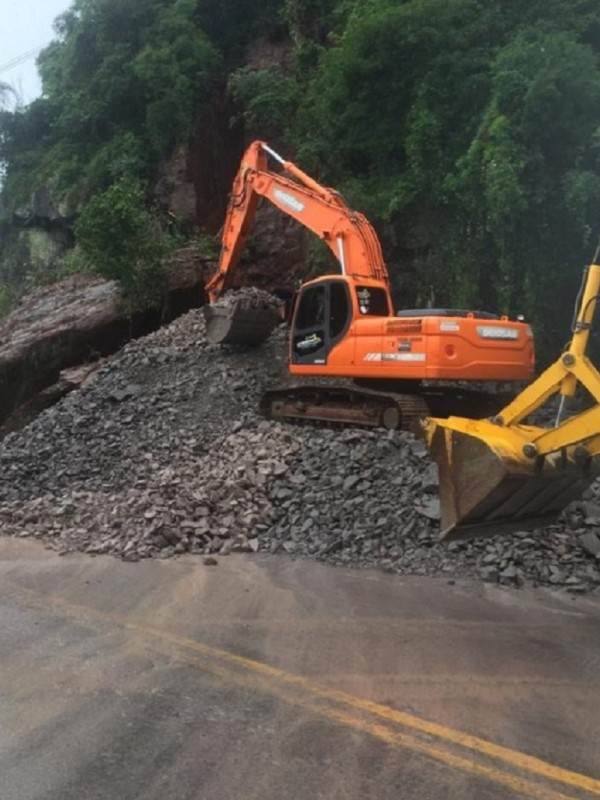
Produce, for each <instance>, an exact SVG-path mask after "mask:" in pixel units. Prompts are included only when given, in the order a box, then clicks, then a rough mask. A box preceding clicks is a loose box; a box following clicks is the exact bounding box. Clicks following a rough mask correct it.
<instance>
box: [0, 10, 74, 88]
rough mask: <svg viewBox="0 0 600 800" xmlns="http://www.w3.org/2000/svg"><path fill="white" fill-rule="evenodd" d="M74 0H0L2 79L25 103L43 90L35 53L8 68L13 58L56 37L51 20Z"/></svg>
mask: <svg viewBox="0 0 600 800" xmlns="http://www.w3.org/2000/svg"><path fill="white" fill-rule="evenodd" d="M70 5H71V0H0V81H2V82H3V83H8V84H10V85H11V86H12V87H13V89H15V90H16V91H17V92H18V94H19V97H20V98H21V100H22V101H23V103H25V104H26V103H30V102H31V101H32V100H35V98H36V97H39V95H40V94H41V91H42V87H41V85H40V79H39V76H38V74H37V69H36V66H35V56H36V55H37V53H35V54H33V55H32V56H31V57H29V58H27V59H26V60H24V61H22V62H21V63H19V64H15V65H14V66H13V67H10V68H8V64H9V63H10V62H11V61H12V60H13V59H18V58H19V57H21V56H26V55H27V54H29V53H30V52H31V51H32V50H38V48H40V49H41V48H43V47H45V46H46V45H47V44H48V43H49V42H50V41H51V40H52V39H53V38H54V33H53V30H52V22H53V20H54V19H55V18H56V17H57V16H58V15H59V14H62V12H63V11H66V10H67V8H69V6H70Z"/></svg>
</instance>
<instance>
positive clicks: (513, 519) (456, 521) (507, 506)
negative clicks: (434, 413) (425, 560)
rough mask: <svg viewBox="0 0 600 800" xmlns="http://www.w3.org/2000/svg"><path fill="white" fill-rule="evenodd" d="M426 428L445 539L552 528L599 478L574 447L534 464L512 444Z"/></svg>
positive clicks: (437, 425)
mask: <svg viewBox="0 0 600 800" xmlns="http://www.w3.org/2000/svg"><path fill="white" fill-rule="evenodd" d="M446 422H447V423H450V424H449V425H448V426H447V425H446V424H445V423H446ZM426 425H427V428H426V434H427V439H428V442H429V449H430V452H431V455H432V457H433V459H434V460H435V461H436V463H437V465H438V469H439V485H440V507H441V508H440V510H441V527H442V531H441V538H442V539H447V540H454V539H471V538H475V537H490V536H496V535H499V534H506V533H512V532H514V531H519V530H521V531H522V530H530V529H532V528H540V527H544V526H546V525H549V524H550V523H552V522H555V521H556V518H557V517H558V515H559V514H560V512H561V511H562V510H563V509H564V508H565V506H566V505H567V504H568V503H570V502H571V501H572V500H577V499H579V498H580V497H581V494H582V492H583V491H584V490H585V489H586V488H587V487H588V486H589V484H590V483H591V482H592V481H593V480H594V479H595V478H596V477H597V475H598V464H597V461H596V459H590V458H581V457H580V456H579V454H578V452H577V450H576V448H574V447H570V448H568V449H565V450H562V451H560V452H558V453H553V454H552V455H550V456H547V457H546V458H541V459H535V458H533V459H531V458H527V457H526V456H524V455H523V454H522V452H519V451H518V450H517V449H516V448H515V449H511V448H510V447H508V446H507V445H506V442H501V443H500V442H498V441H494V440H493V439H490V437H487V436H485V434H480V435H477V434H475V435H471V434H467V433H464V432H463V431H458V430H455V429H453V428H452V427H451V420H448V421H446V420H433V419H430V420H429V421H428V422H427V423H426Z"/></svg>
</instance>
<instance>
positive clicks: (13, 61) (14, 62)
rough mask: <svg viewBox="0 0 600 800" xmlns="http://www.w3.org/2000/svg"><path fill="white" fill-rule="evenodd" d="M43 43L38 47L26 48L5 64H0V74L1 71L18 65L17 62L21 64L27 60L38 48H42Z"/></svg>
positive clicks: (38, 50) (37, 51)
mask: <svg viewBox="0 0 600 800" xmlns="http://www.w3.org/2000/svg"><path fill="white" fill-rule="evenodd" d="M44 47H45V45H41V46H40V47H34V48H33V50H28V51H27V52H26V53H21V55H20V56H15V58H12V59H11V60H10V61H7V62H6V64H1V65H0V75H1V74H2V73H3V72H7V71H8V70H9V69H12V68H13V67H16V66H18V65H19V64H23V63H24V62H25V61H29V59H30V58H33V57H34V56H36V55H37V54H38V53H39V52H40V50H42V49H43V48H44Z"/></svg>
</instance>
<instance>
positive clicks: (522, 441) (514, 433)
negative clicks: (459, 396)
mask: <svg viewBox="0 0 600 800" xmlns="http://www.w3.org/2000/svg"><path fill="white" fill-rule="evenodd" d="M599 261H600V246H599V247H598V249H597V251H596V254H595V256H594V260H593V263H592V264H591V265H590V266H589V267H588V268H587V270H586V273H585V276H584V282H583V286H582V290H581V292H580V300H579V303H578V308H577V312H576V317H575V321H574V324H573V329H572V332H573V337H572V339H571V342H570V344H569V346H568V348H567V349H566V351H565V352H563V354H562V355H561V356H560V358H559V359H558V360H557V361H556V362H555V363H554V364H552V365H551V366H550V367H549V368H548V369H547V370H546V371H545V372H543V373H542V375H540V377H539V378H537V379H536V380H535V381H534V382H533V383H532V384H531V385H530V386H528V387H527V388H526V389H525V390H524V391H522V392H521V393H520V394H519V395H518V396H517V397H516V398H515V399H514V400H513V401H512V402H511V403H510V404H509V405H508V406H506V407H505V408H504V409H503V410H502V411H501V412H500V414H499V415H497V416H496V417H494V418H492V419H485V420H473V419H466V418H462V417H450V418H449V419H445V420H442V419H434V418H429V419H426V420H424V422H423V427H424V432H425V436H426V440H427V443H428V445H429V449H430V451H431V453H432V456H433V458H434V459H435V461H436V462H437V464H438V467H439V473H440V501H441V515H442V536H443V537H447V538H468V537H474V536H490V535H494V534H497V533H508V532H511V531H515V530H527V529H530V528H533V527H540V526H543V525H546V524H549V523H550V522H553V521H554V520H555V519H556V517H557V515H558V514H559V513H560V512H561V511H562V509H563V508H564V507H565V505H567V503H569V502H570V501H571V500H574V499H576V498H577V497H579V496H580V495H581V492H582V491H583V490H584V489H585V488H586V487H587V486H588V485H589V484H590V483H591V481H592V480H593V479H594V478H595V477H596V475H597V474H598V472H599V471H600V460H599V459H598V458H597V456H598V455H599V454H600V373H599V372H598V370H597V369H596V367H595V366H594V365H593V364H592V362H591V361H590V360H589V358H588V357H587V356H586V349H587V344H588V339H589V334H590V328H591V324H592V320H593V317H594V312H595V309H596V303H597V300H598V293H599V291H600V264H599V263H598V262H599ZM578 384H581V385H582V386H584V387H585V388H586V389H587V390H588V392H589V393H590V395H591V397H592V398H593V400H594V403H593V405H592V406H591V407H590V408H589V409H587V410H585V411H582V412H580V413H579V414H576V415H575V416H572V417H570V418H568V419H564V420H562V419H561V417H562V411H563V407H564V401H565V398H567V397H571V396H573V395H574V394H575V391H576V389H577V386H578ZM554 395H558V396H559V397H560V402H559V410H558V413H557V415H556V420H555V424H554V426H553V427H549V428H548V427H541V426H536V425H533V424H526V423H527V420H528V418H529V417H530V416H531V415H533V414H534V412H536V411H538V410H539V409H540V408H541V407H542V406H543V405H544V404H545V403H546V401H547V400H548V399H549V398H551V397H553V396H554Z"/></svg>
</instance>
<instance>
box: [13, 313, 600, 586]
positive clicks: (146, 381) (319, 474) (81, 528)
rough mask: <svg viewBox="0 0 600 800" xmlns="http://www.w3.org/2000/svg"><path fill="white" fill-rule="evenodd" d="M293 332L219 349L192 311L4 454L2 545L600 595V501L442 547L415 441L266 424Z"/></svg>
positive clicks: (428, 470) (595, 494)
mask: <svg viewBox="0 0 600 800" xmlns="http://www.w3.org/2000/svg"><path fill="white" fill-rule="evenodd" d="M285 359H286V356H285V334H284V331H283V330H281V329H280V330H278V331H277V332H276V333H275V334H274V335H273V336H272V337H271V338H270V339H269V341H267V342H266V343H265V344H264V345H263V346H261V347H260V348H257V349H254V350H242V349H234V348H229V349H228V348H221V347H218V346H214V345H210V344H208V342H207V340H206V337H205V327H204V320H203V316H202V314H201V312H200V311H192V312H190V313H188V314H187V315H186V316H184V317H181V318H180V319H178V320H177V321H176V322H174V323H172V324H171V325H170V326H169V327H167V328H163V329H162V330H160V331H157V332H155V333H153V334H151V335H150V336H147V337H145V338H144V339H140V340H137V341H135V342H131V343H130V344H128V345H127V346H126V347H125V348H124V349H123V350H122V351H121V353H120V354H118V355H117V356H115V357H113V358H112V359H111V360H110V361H109V362H108V363H107V364H106V365H105V366H104V367H103V368H102V369H101V370H100V371H99V373H98V377H97V378H96V380H95V381H94V382H93V383H92V384H91V385H89V386H87V387H86V388H83V389H81V390H80V391H77V392H75V393H73V394H70V395H69V396H67V397H66V398H64V399H63V400H62V401H61V402H60V403H59V404H58V405H56V406H55V407H53V408H51V409H48V410H46V411H44V412H43V413H42V414H41V415H40V416H39V417H38V418H37V419H36V420H35V421H34V422H33V423H32V424H30V425H29V426H28V427H27V428H26V429H24V430H22V431H19V432H17V433H12V434H10V435H8V436H7V437H6V438H5V439H4V440H3V441H2V442H1V443H0V476H1V481H0V532H1V533H2V534H4V535H9V536H17V537H31V538H36V539H40V540H42V541H43V542H45V543H47V546H49V547H51V548H53V549H55V550H57V551H58V552H59V553H67V552H70V551H83V552H86V553H90V554H111V555H114V556H118V557H120V558H122V559H124V560H128V561H137V560H139V559H141V558H169V557H171V556H174V555H177V554H180V553H186V552H191V553H198V554H202V556H203V560H204V563H205V564H207V565H213V564H214V562H215V560H216V561H217V562H218V559H219V557H220V556H225V555H227V554H229V553H230V552H235V551H248V552H257V551H266V552H270V553H283V554H289V555H291V556H295V557H299V556H302V557H312V558H316V559H319V560H324V561H328V562H332V563H335V564H343V565H347V566H353V567H379V568H381V569H384V570H386V571H388V572H391V573H401V574H412V575H442V576H446V577H447V578H448V579H452V580H454V579H456V578H457V577H474V578H478V579H481V580H483V581H486V582H493V583H500V584H504V585H508V586H521V585H523V584H525V583H527V584H530V585H531V584H533V585H539V584H541V585H549V586H554V587H562V588H563V589H564V590H565V591H567V592H570V593H572V594H581V593H585V592H588V591H591V590H595V589H596V588H597V587H598V586H599V585H600V487H599V486H598V485H597V484H595V485H594V486H592V488H591V489H590V490H589V491H588V493H587V495H586V497H585V498H584V499H583V500H582V501H581V502H580V503H577V504H574V505H573V506H572V507H571V508H570V509H569V511H568V513H567V514H566V515H565V520H564V524H562V525H557V526H554V527H552V528H549V529H546V530H544V531H543V532H536V533H519V534H515V535H513V536H509V537H503V538H499V539H494V540H491V541H490V540H480V541H478V540H474V541H470V542H455V543H451V544H445V543H440V542H438V540H437V537H438V529H439V498H438V495H437V478H436V467H435V465H434V464H433V463H432V462H431V461H430V459H429V457H428V455H427V451H426V449H425V446H424V444H423V443H422V442H421V441H419V440H417V439H415V438H414V437H413V436H412V435H411V434H409V433H404V432H386V431H379V430H378V431H371V430H360V429H348V428H346V429H340V428H316V427H312V426H295V425H283V424H280V423H275V422H271V421H268V420H265V419H263V418H262V417H261V416H260V413H259V410H258V409H259V399H260V396H261V393H262V391H263V390H264V389H266V388H268V387H272V386H277V385H280V384H281V383H282V382H284V381H285V380H286V378H287V371H286V365H285Z"/></svg>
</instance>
